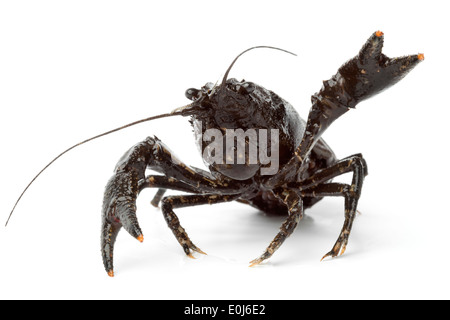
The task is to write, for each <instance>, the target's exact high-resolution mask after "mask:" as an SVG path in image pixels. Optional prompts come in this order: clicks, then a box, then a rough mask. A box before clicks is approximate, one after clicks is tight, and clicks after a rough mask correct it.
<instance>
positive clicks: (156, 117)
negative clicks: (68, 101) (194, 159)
mask: <svg viewBox="0 0 450 320" xmlns="http://www.w3.org/2000/svg"><path fill="white" fill-rule="evenodd" d="M188 106H189V105H188ZM186 107H187V106H186ZM184 108H185V107H183V108H179V109H176V110H174V111H172V112H171V113H164V114H160V115H157V116H153V117H149V118H145V119H141V120H138V121H134V122H132V123H129V124H126V125H124V126H122V127H120V128H116V129H113V130H110V131H107V132H104V133H102V134H99V135H97V136H95V137H92V138H89V139H87V140H84V141H82V142H79V143H77V144H76V145H73V146H72V147H70V148H69V149H67V150H65V151H63V152H61V153H60V154H59V155H58V156H57V157H56V158H54V159H53V160H52V161H50V162H49V163H48V164H47V165H46V166H45V167H44V168H43V169H42V170H41V171H39V173H38V174H37V175H36V176H35V177H34V178H33V180H31V181H30V183H29V184H28V185H27V186H26V188H25V189H24V190H23V192H22V193H21V194H20V197H19V198H18V199H17V201H16V203H15V204H14V207H13V208H12V210H11V213H10V214H9V216H8V220H6V223H5V227H6V226H7V225H8V222H9V219H11V216H12V214H13V212H14V210H15V209H16V207H17V204H18V203H19V201H20V200H21V199H22V197H23V195H24V194H25V192H26V191H27V190H28V188H29V187H30V186H31V185H32V184H33V182H34V181H35V180H36V179H37V178H38V177H39V176H40V175H41V173H42V172H44V171H45V170H46V169H47V168H48V167H50V166H51V165H52V164H53V162H55V161H56V160H58V159H59V158H60V157H62V156H63V155H64V154H66V153H67V152H69V151H70V150H72V149H74V148H76V147H78V146H81V145H82V144H85V143H87V142H89V141H92V140H95V139H98V138H100V137H103V136H106V135H108V134H110V133H113V132H116V131H119V130H122V129H125V128H128V127H131V126H134V125H137V124H140V123H143V122H147V121H151V120H155V119H160V118H165V117H171V116H176V115H180V114H181V111H182V109H184ZM178 110H179V111H178Z"/></svg>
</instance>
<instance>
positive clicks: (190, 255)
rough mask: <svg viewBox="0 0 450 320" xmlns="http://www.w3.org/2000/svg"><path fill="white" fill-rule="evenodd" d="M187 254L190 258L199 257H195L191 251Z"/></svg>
mask: <svg viewBox="0 0 450 320" xmlns="http://www.w3.org/2000/svg"><path fill="white" fill-rule="evenodd" d="M186 256H187V257H188V258H191V259H197V258H196V257H194V256H193V255H192V253H191V252H189V254H187V255H186Z"/></svg>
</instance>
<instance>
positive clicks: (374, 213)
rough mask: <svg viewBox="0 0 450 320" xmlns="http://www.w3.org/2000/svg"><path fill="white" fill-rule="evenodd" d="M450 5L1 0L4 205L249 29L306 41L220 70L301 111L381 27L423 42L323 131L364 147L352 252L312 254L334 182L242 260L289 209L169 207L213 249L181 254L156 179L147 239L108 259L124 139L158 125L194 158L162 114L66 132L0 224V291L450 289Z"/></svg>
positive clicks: (327, 235) (283, 42)
mask: <svg viewBox="0 0 450 320" xmlns="http://www.w3.org/2000/svg"><path fill="white" fill-rule="evenodd" d="M441 4H442V5H441ZM446 12H447V11H446V10H445V9H444V7H443V2H423V1H407V2H406V1H396V2H392V1H377V2H375V3H374V2H360V1H353V2H346V1H326V2H317V3H316V2H311V3H309V4H306V3H305V4H301V5H300V4H297V2H295V1H292V2H287V1H278V2H277V3H276V5H275V4H274V2H266V1H261V0H259V1H227V2H212V1H164V2H160V3H158V4H155V3H153V2H147V1H134V2H132V3H130V2H128V1H76V2H66V1H39V2H36V1H20V2H19V1H14V2H2V3H1V4H0V30H1V32H0V105H1V110H2V117H1V126H0V130H1V131H0V134H1V148H2V157H1V160H0V161H1V162H0V167H1V168H2V179H1V183H0V194H1V195H2V196H1V201H0V220H1V221H6V218H7V216H8V214H9V211H10V209H11V208H12V206H13V204H14V202H15V200H16V198H17V196H18V195H19V194H20V192H21V191H22V189H23V188H24V187H25V186H26V184H27V183H28V182H29V180H30V179H31V178H32V177H33V176H34V175H35V174H36V173H37V172H38V171H39V170H40V169H41V168H42V167H43V166H44V165H45V164H46V163H48V161H49V160H51V159H52V158H53V157H54V156H55V155H57V154H58V153H59V152H61V151H62V150H64V149H65V148H67V147H69V146H71V145H73V144H75V143H77V142H79V141H81V140H84V139H86V138H88V137H90V136H93V135H96V134H98V133H101V132H104V131H107V130H109V129H112V128H115V127H118V126H121V125H123V124H126V123H129V122H132V121H134V120H137V119H141V118H145V117H148V116H151V115H156V114H159V113H164V112H168V111H170V110H172V109H174V108H176V107H179V106H182V105H184V104H186V102H187V100H186V99H185V98H184V91H185V90H186V89H187V88H189V87H200V86H202V85H203V84H204V83H206V82H208V81H210V82H215V81H217V80H220V79H221V78H222V76H223V74H224V72H225V70H226V68H227V67H228V65H229V63H230V62H231V61H232V59H233V58H234V57H235V56H236V55H237V54H238V53H240V52H241V51H242V50H244V49H246V48H248V47H251V46H255V45H271V46H278V47H281V48H284V49H287V50H290V51H293V52H296V53H297V54H298V57H292V56H289V55H286V54H284V53H281V52H276V51H272V50H258V51H252V52H249V53H248V54H246V55H245V56H243V57H241V59H240V60H239V61H238V62H237V63H236V65H235V67H234V69H233V70H232V72H231V74H230V76H231V77H237V78H238V79H240V78H244V77H245V79H247V80H251V81H254V82H256V83H259V84H261V85H263V86H265V87H266V88H269V89H272V90H274V91H276V92H277V93H279V94H280V95H281V96H282V97H284V98H285V99H287V100H288V101H290V102H291V103H292V104H293V105H294V106H295V107H296V108H297V110H298V111H299V113H300V114H301V115H302V117H306V116H307V113H308V110H309V107H310V96H311V95H312V94H313V93H314V92H317V91H318V90H319V89H320V87H321V85H322V83H321V81H322V80H325V79H328V78H329V77H330V76H331V75H333V74H334V73H335V72H336V70H337V68H338V67H339V66H340V65H341V64H342V63H343V62H345V61H346V60H347V59H349V58H351V57H352V56H354V55H355V54H356V53H357V52H358V50H359V49H360V47H361V45H362V44H363V43H364V42H365V40H366V39H367V38H368V37H369V36H370V34H371V33H372V32H374V31H376V30H378V29H379V30H382V31H383V32H384V33H385V49H384V53H385V54H387V55H388V56H399V55H404V54H413V53H418V52H424V53H425V61H424V63H422V64H421V65H420V66H418V67H417V68H416V70H414V71H412V73H411V74H409V75H408V76H407V78H405V79H404V80H403V81H402V82H401V83H399V84H397V85H396V86H395V87H394V88H392V89H390V90H388V91H386V92H384V93H382V94H381V95H379V96H377V97H375V98H373V99H371V100H369V101H366V102H364V103H361V104H360V105H359V106H358V108H357V110H353V111H351V112H349V113H347V114H346V115H345V116H343V117H342V118H341V119H339V120H338V121H337V122H336V123H335V124H333V126H332V127H331V128H330V129H329V130H328V131H327V132H326V133H325V134H324V138H325V139H326V141H327V142H328V143H329V144H330V145H331V146H332V147H333V149H334V150H335V152H336V154H337V155H338V156H339V157H345V156H348V155H350V154H354V153H358V152H362V153H363V155H364V156H365V158H366V159H367V162H368V165H369V176H368V177H367V179H366V180H365V185H364V189H363V195H362V198H361V200H360V204H359V210H360V211H361V212H362V214H361V215H359V216H358V217H357V219H356V221H355V224H354V228H353V232H352V235H351V238H350V244H349V246H348V249H347V252H346V253H345V255H344V256H342V257H340V258H336V259H332V260H328V261H323V262H319V260H320V258H321V257H322V255H323V254H325V253H326V252H327V251H328V250H329V249H330V248H331V246H332V245H333V244H334V241H335V240H336V237H337V236H338V233H339V231H340V228H341V226H342V222H343V200H342V199H330V198H329V199H325V200H323V201H322V202H320V203H319V204H318V205H317V206H315V207H314V208H313V209H311V210H309V211H308V212H307V216H306V217H305V218H304V220H303V221H302V222H301V225H300V227H299V228H298V229H297V230H296V232H295V234H294V235H293V236H292V237H291V238H289V239H288V240H287V241H286V242H285V244H284V245H283V246H282V247H281V248H280V250H279V251H278V252H277V253H276V254H275V255H274V256H273V257H272V258H271V259H270V260H269V261H268V262H267V263H265V264H264V265H262V266H258V267H256V268H248V267H247V266H248V262H249V261H250V260H252V259H254V258H256V257H258V255H259V254H261V253H262V252H263V250H264V249H265V248H266V246H267V245H268V244H269V242H270V241H271V240H272V238H273V237H274V236H275V234H276V233H277V232H278V228H279V226H280V225H281V222H282V220H281V219H279V218H268V217H264V216H262V215H261V214H259V213H258V212H257V211H255V210H254V209H252V208H250V207H245V206H243V205H240V204H223V205H216V206H213V207H209V206H204V207H197V208H187V209H181V210H178V211H177V213H178V215H179V217H180V220H181V222H182V225H183V226H184V227H185V228H186V230H187V231H188V233H189V235H190V236H191V238H192V240H193V241H194V243H196V244H197V245H198V246H199V247H200V248H201V249H202V250H204V251H205V252H207V253H208V255H207V256H201V257H198V259H197V260H191V259H188V258H186V257H185V256H184V254H183V252H182V250H181V248H180V247H179V245H178V243H177V242H176V240H175V238H174V237H173V235H172V234H171V232H170V230H169V229H168V228H167V227H166V225H165V222H164V220H163V217H162V215H161V213H160V212H158V210H156V209H154V208H152V207H151V206H149V205H148V202H149V201H150V199H151V197H152V195H153V192H152V191H150V190H149V191H145V192H144V193H143V194H142V195H141V197H140V198H139V202H138V210H139V211H138V217H139V221H140V225H141V227H142V229H143V231H144V236H145V240H144V243H143V244H140V243H138V241H136V240H135V239H133V238H131V237H130V236H129V235H128V234H127V233H126V232H125V231H122V232H121V233H120V235H119V238H118V241H117V245H116V248H115V271H116V277H115V278H113V279H111V278H109V277H107V276H106V273H105V272H104V270H103V265H102V262H101V256H100V250H99V240H100V235H99V231H100V209H101V202H102V193H103V188H104V186H105V184H106V181H107V180H108V179H109V177H110V175H111V174H112V170H113V169H114V165H115V163H116V162H117V160H118V159H119V157H120V156H121V155H122V154H123V152H125V151H126V150H127V149H128V148H129V147H131V146H132V145H133V144H135V143H136V142H139V141H141V140H143V139H144V138H145V137H146V136H148V135H153V134H156V135H157V136H158V137H159V138H161V139H162V140H163V141H164V142H166V144H167V145H169V146H170V148H171V149H172V150H173V151H175V152H176V153H177V154H178V155H179V157H180V158H181V159H183V160H184V161H185V162H187V163H190V164H193V165H197V166H200V165H202V163H201V159H200V156H198V155H197V149H196V148H195V146H194V139H193V137H192V135H191V128H190V127H189V125H188V122H187V119H182V118H180V119H178V118H170V119H163V120H157V121H154V122H153V123H147V124H143V125H140V126H138V127H134V128H130V129H127V130H126V131H122V132H120V133H116V134H114V135H111V136H108V137H105V138H102V139H101V140H97V141H95V142H92V143H90V144H87V145H84V146H82V147H80V148H78V149H76V150H73V151H72V152H71V153H69V154H67V155H65V156H64V157H63V158H61V159H60V160H59V161H58V162H56V163H55V164H54V165H53V166H52V167H51V168H50V169H49V170H48V171H47V172H46V173H45V174H44V175H42V176H41V177H40V178H39V179H38V180H37V181H36V182H35V184H34V185H33V186H32V187H31V188H30V189H29V191H28V193H27V194H26V195H25V196H24V198H23V200H22V202H21V203H20V204H19V206H18V207H17V210H16V212H15V214H14V216H13V217H12V220H11V222H10V225H9V226H8V227H7V228H3V227H2V228H0V284H1V285H0V298H1V299H12V298H26V299H35V298H41V299H50V298H58V299H68V298H75V299H99V298H106V299H109V298H121V299H128V298H129V299H132V298H133V299H134V298H143V299H222V298H223V299H278V298H281V299H304V298H306V299H316V298H330V299H334V298H344V299H346V298H360V299H366V298H375V299H385V298H387V299H391V298H447V299H448V298H450V296H449V290H448V286H449V285H450V279H449V273H448V271H449V267H450V259H449V255H448V246H449V231H448V230H449V225H450V216H449V208H448V205H447V203H448V196H449V195H448V191H449V190H448V182H447V181H449V170H448V168H447V165H448V159H449V155H448V153H449V151H448V142H447V139H448V137H449V134H448V121H449V117H448V108H449V105H448V99H446V98H445V95H446V93H445V92H446V91H445V90H446V89H447V87H446V83H445V82H446V79H447V77H448V75H447V73H448V70H449V69H448V63H447V62H448V57H447V55H448V52H449V50H448V49H449V48H448V47H449V46H448V42H447V41H446V40H445V39H446V38H447V36H448V35H447V34H445V32H448V30H449V23H448V19H447V16H446ZM346 178H347V179H350V177H349V176H348V177H346Z"/></svg>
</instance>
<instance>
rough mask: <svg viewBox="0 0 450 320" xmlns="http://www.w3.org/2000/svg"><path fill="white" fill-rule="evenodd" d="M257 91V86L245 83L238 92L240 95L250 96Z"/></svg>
mask: <svg viewBox="0 0 450 320" xmlns="http://www.w3.org/2000/svg"><path fill="white" fill-rule="evenodd" d="M254 90H255V84H254V83H253V82H244V83H243V84H241V85H240V86H239V90H238V92H239V93H240V94H250V93H252V92H253V91H254Z"/></svg>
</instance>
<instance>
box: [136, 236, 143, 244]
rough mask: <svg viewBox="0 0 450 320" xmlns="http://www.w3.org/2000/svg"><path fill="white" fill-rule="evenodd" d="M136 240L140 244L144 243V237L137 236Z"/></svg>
mask: <svg viewBox="0 0 450 320" xmlns="http://www.w3.org/2000/svg"><path fill="white" fill-rule="evenodd" d="M136 239H138V241H139V242H140V243H142V242H144V236H143V235H142V234H141V235H140V236H138V237H137V238H136Z"/></svg>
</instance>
